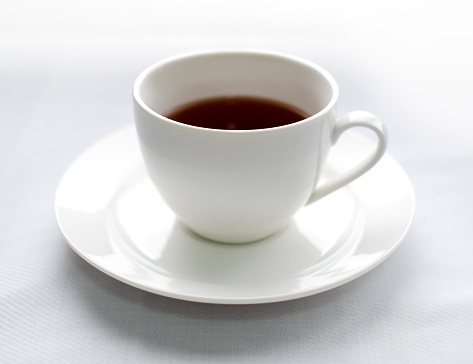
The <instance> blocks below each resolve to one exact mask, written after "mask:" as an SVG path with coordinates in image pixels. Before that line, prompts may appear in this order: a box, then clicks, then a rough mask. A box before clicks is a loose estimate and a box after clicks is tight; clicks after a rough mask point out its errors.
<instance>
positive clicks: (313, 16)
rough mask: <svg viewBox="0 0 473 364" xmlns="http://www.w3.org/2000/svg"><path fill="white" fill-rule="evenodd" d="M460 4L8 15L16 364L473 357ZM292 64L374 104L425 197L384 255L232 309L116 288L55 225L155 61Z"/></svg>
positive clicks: (3, 271) (0, 111) (469, 59)
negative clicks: (312, 291) (69, 190)
mask: <svg viewBox="0 0 473 364" xmlns="http://www.w3.org/2000/svg"><path fill="white" fill-rule="evenodd" d="M467 5H468V4H467V2H466V1H464V2H461V1H449V2H446V1H410V2H407V1H400V2H389V3H388V2H375V1H358V2H348V1H336V2H306V1H291V2H278V1H276V2H270V1H261V2H254V3H251V2H249V1H242V2H238V3H227V2H216V1H209V0H205V1H199V2H183V1H177V2H174V3H171V2H166V1H162V2H155V3H153V2H146V1H133V2H132V1H128V2H127V1H121V2H111V1H110V2H107V1H95V2H92V1H84V2H80V3H79V2H78V3H76V4H72V3H71V4H69V3H65V2H59V1H52V0H45V1H41V2H33V1H23V2H15V3H12V4H10V5H2V6H1V7H0V8H2V10H1V11H0V123H1V124H0V125H1V132H0V362H2V363H16V362H19V363H65V362H68V363H128V362H130V363H131V362H133V363H148V362H149V363H154V362H173V363H174V362H175V363H180V362H194V361H195V362H255V363H260V362H271V363H274V362H281V363H288V362H294V363H306V362H307V363H308V362H314V361H316V362H322V363H424V362H425V363H471V362H473V241H472V240H473V224H472V217H473V188H472V186H473V142H472V141H473V116H472V115H473V101H472V100H473V91H472V90H473V87H472V85H473V67H472V65H473V53H472V44H473V26H472V24H471V19H470V15H471V10H470V8H469V7H468V6H467ZM222 47H246V48H248V47H249V48H265V49H273V50H278V51H284V52H288V53H292V54H295V55H298V56H301V57H305V58H308V59H309V60H311V61H314V62H316V63H319V64H320V65H322V66H323V67H325V68H326V69H327V70H329V72H331V73H332V74H333V75H334V76H335V78H336V79H337V81H338V83H339V86H340V90H341V97H340V103H339V111H340V114H342V113H344V112H347V111H352V110H356V109H363V110H368V111H372V112H374V113H376V114H378V115H379V116H380V117H381V118H382V119H383V120H384V121H385V123H386V124H387V126H388V129H389V132H390V144H389V148H388V151H389V153H390V154H391V155H392V156H394V157H395V158H396V159H397V160H398V161H399V162H400V164H401V165H402V166H403V167H404V168H405V170H406V171H407V173H408V175H409V176H410V178H411V180H412V183H413V185H414V188H415V191H416V199H417V207H416V214H415V218H414V222H413V225H412V227H411V229H410V231H409V233H408V234H407V236H406V238H405V240H404V242H403V244H402V245H401V247H400V248H399V249H398V250H397V251H396V252H395V253H394V254H393V255H392V256H391V257H390V258H389V259H388V260H386V261H385V262H384V263H382V264H381V265H380V266H379V267H377V268H375V269H374V270H372V271H371V272H369V273H367V274H366V275H364V276H362V277H360V278H358V279H356V280H354V281H353V282H350V283H348V284H346V285H343V286H341V287H338V288H336V289H333V290H331V291H327V292H325V293H321V294H318V295H314V296H311V297H307V298H303V299H298V300H294V301H288V302H282V303H273V304H263V305H243V306H222V305H210V304H199V303H192V302H185V301H178V300H174V299H170V298H165V297H161V296H158V295H154V294H151V293H147V292H144V291H140V290H138V289H136V288H133V287H130V286H127V285H126V284H124V283H120V282H118V281H116V280H114V279H113V278H111V277H109V276H107V275H105V274H103V273H101V272H100V271H98V270H97V269H95V268H93V267H92V266H90V265H89V264H88V263H86V262H85V261H83V260H82V259H81V258H80V257H79V256H77V255H76V254H75V253H74V252H73V251H72V250H71V249H70V248H69V246H68V245H67V244H66V242H65V240H64V238H63V237H62V235H61V233H60V231H59V228H58V226H57V223H56V220H55V215H54V196H55V192H56V188H57V186H58V183H59V181H60V178H61V176H62V175H63V173H64V172H65V170H66V169H67V167H68V166H69V165H70V164H71V163H72V162H73V160H74V159H75V158H76V157H78V156H79V155H80V154H81V153H82V152H83V151H84V150H85V149H86V148H87V147H88V146H89V145H91V144H92V143H94V142H96V141H98V140H99V139H101V138H102V137H105V136H107V135H109V134H110V133H112V132H114V131H116V130H119V129H120V128H123V127H125V126H129V125H131V124H132V123H133V115H132V108H131V87H132V84H133V81H134V78H135V77H136V76H137V74H138V73H139V72H140V71H141V70H142V69H143V68H144V67H146V66H148V65H149V64H151V63H153V62H155V61H157V60H159V59H161V58H163V57H165V56H170V55H174V54H177V53H181V52H187V51H191V50H200V49H209V48H222Z"/></svg>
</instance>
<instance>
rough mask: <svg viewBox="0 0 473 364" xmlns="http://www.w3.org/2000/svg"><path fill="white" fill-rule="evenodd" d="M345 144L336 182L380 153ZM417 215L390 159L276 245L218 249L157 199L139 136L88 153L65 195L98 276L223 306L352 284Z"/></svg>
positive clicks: (68, 233) (80, 244)
mask: <svg viewBox="0 0 473 364" xmlns="http://www.w3.org/2000/svg"><path fill="white" fill-rule="evenodd" d="M343 139H344V140H343V143H340V145H339V147H335V148H333V151H332V153H331V155H330V158H329V161H328V167H329V168H328V171H329V172H330V173H335V174H336V173H337V172H338V171H343V170H345V169H346V168H347V167H349V166H350V165H352V164H356V163H357V162H358V161H359V159H360V158H363V157H364V156H366V155H367V154H369V153H370V151H371V150H372V148H373V144H372V143H371V142H370V141H368V140H366V139H363V138H361V137H359V136H357V135H354V134H348V133H347V135H344V136H343ZM330 173H329V174H330ZM329 177H330V176H329V175H328V174H327V175H325V176H323V177H322V178H323V179H325V178H329ZM413 212H414V193H413V189H412V186H411V183H410V181H409V178H408V177H407V176H406V174H405V173H404V171H403V170H402V168H401V167H400V166H399V165H398V163H397V162H396V161H395V160H394V159H393V158H392V157H391V156H389V155H385V156H384V157H383V158H382V159H381V161H380V162H379V163H378V164H377V165H376V166H375V167H374V168H373V169H372V170H370V171H369V172H368V173H366V174H365V175H363V176H362V177H360V178H359V179H358V180H356V181H355V182H352V183H351V184H350V185H348V186H345V187H343V188H342V189H340V190H338V191H336V192H334V193H333V194H331V195H329V196H327V197H325V198H323V199H321V200H319V201H317V202H316V203H314V204H311V205H309V206H306V207H304V208H302V209H301V210H300V211H299V212H298V213H297V214H296V215H295V217H294V218H293V219H292V220H291V221H290V223H289V224H288V225H287V226H286V228H285V229H283V230H281V231H279V232H278V233H276V234H275V235H273V236H271V237H269V238H267V239H264V240H261V241H259V242H255V243H250V244H238V245H234V244H221V243H215V242H210V241H207V240H205V239H203V238H200V237H198V236H196V235H194V234H193V233H191V232H190V231H188V230H187V229H186V228H185V227H183V226H182V225H181V224H180V223H179V222H178V221H176V218H175V217H174V214H173V213H172V212H171V211H170V210H169V208H168V207H167V205H166V204H165V203H164V202H163V200H162V199H161V197H160V195H159V194H158V193H157V192H156V190H155V188H154V186H153V185H152V183H151V181H150V179H149V177H148V175H147V173H146V171H145V167H144V165H143V162H142V158H141V155H140V152H139V147H138V143H137V141H136V136H135V131H134V129H133V128H128V129H126V130H123V131H120V132H118V133H116V134H113V135H111V136H110V137H108V138H107V139H105V140H103V141H101V142H99V143H98V144H96V145H95V146H93V147H92V148H90V149H89V150H88V151H86V152H85V153H84V154H83V155H82V156H81V157H80V158H78V159H77V161H76V162H74V164H73V165H72V166H71V167H70V169H69V170H68V171H67V173H66V174H65V176H64V178H63V180H62V181H61V183H60V186H59V188H58V191H57V195H56V214H57V220H58V223H59V226H60V228H61V230H62V232H63V234H64V236H65V238H66V240H67V241H68V243H69V245H70V246H71V247H72V248H73V249H74V250H75V251H76V252H77V253H78V254H79V255H80V256H81V257H82V258H84V259H85V260H86V261H88V262H89V263H90V264H92V265H93V266H95V267H96V268H98V269H100V270H101V271H103V272H105V273H106V274H108V275H110V276H112V277H114V278H116V279H118V280H120V281H122V282H124V283H127V284H129V285H132V286H135V287H137V288H140V289H142V290H146V291H149V292H152V293H156V294H160V295H164V296H168V297H173V298H178V299H183V300H189V301H197V302H208V303H221V304H253V303H265V302H276V301H284V300H290V299H295V298H299V297H304V296H308V295H312V294H315V293H318V292H322V291H325V290H328V289H331V288H334V287H337V286H339V285H341V284H344V283H346V282H348V281H350V280H352V279H354V278H356V277H358V276H360V275H362V274H363V273H365V272H367V271H369V270H370V269H372V268H373V267H375V266H376V265H378V264H379V263H380V262H382V261H383V260H384V259H385V258H386V257H388V256H389V255H390V254H391V253H392V252H393V251H394V250H395V249H396V247H397V246H398V245H399V244H400V243H401V241H402V239H403V237H404V235H405V233H406V231H407V230H408V228H409V225H410V223H411V220H412V216H413Z"/></svg>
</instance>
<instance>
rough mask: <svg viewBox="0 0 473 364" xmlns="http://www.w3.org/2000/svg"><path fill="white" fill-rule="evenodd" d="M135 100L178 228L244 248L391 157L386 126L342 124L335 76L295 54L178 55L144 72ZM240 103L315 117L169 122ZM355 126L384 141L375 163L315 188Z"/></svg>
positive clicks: (364, 118)
mask: <svg viewBox="0 0 473 364" xmlns="http://www.w3.org/2000/svg"><path fill="white" fill-rule="evenodd" d="M133 95H134V106H135V123H136V128H137V132H138V136H139V141H140V146H141V152H142V154H143V158H144V161H145V164H146V167H147V170H148V173H149V176H150V178H151V180H152V181H153V183H154V184H155V186H156V188H157V189H158V190H159V192H160V194H161V196H162V198H163V199H164V200H165V201H166V203H167V205H168V206H169V207H170V208H171V209H172V210H173V212H174V213H175V214H176V215H177V216H179V218H180V220H181V221H183V222H184V223H185V224H186V225H187V226H189V227H190V228H191V229H192V230H193V231H195V232H197V233H199V234H200V235H202V236H205V237H207V238H210V239H212V240H216V241H223V242H228V243H242V242H243V243H244V242H250V241H255V240H259V239H261V238H265V237H267V236H269V235H271V234H273V233H274V232H275V231H277V230H280V229H281V228H282V226H284V225H285V224H286V223H287V222H288V221H289V220H290V219H291V217H292V216H293V215H294V214H295V213H296V212H297V211H298V210H299V209H300V208H301V207H302V206H304V205H305V204H306V203H307V202H313V201H315V200H317V199H319V198H321V197H323V196H324V195H327V194H329V193H330V192H332V191H334V190H336V189H337V188H339V187H341V186H343V185H345V184H347V183H348V182H350V181H351V180H353V179H355V178H357V177H359V176H360V175H362V174H363V173H365V172H366V171H367V170H369V169H370V168H371V167H372V166H373V165H375V164H376V162H377V161H378V160H379V158H381V156H382V155H383V154H384V151H385V150H386V144H387V133H386V130H385V127H384V125H383V123H382V122H381V121H380V120H379V119H378V118H377V117H376V116H374V115H373V114H370V113H367V112H353V113H349V114H347V115H344V116H342V117H341V118H338V117H337V115H336V112H335V105H336V101H337V99H338V87H337V84H336V83H335V80H334V79H333V77H331V76H330V75H329V74H328V72H327V71H325V70H324V69H322V68H321V67H319V66H317V65H315V64H313V63H312V62H309V61H306V60H303V59H300V58H297V57H293V56H288V55H283V54H279V53H274V52H261V51H230V50H228V51H217V52H198V53H193V54H190V55H184V56H178V57H173V58H171V59H166V60H163V61H161V62H158V63H156V64H154V65H152V66H151V67H149V68H148V69H146V70H145V71H143V72H142V73H141V75H140V76H139V77H138V78H137V80H136V82H135V86H134V92H133ZM237 95H242V96H256V97H261V98H267V99H271V100H277V101H282V102H284V103H287V104H289V105H292V106H293V107H296V108H297V109H300V110H303V111H304V112H305V113H307V115H310V116H309V117H308V118H306V119H304V120H301V121H299V122H297V123H292V124H288V125H283V126H280V127H274V128H267V129H259V130H216V129H207V128H199V127H195V126H190V125H186V124H183V123H178V122H176V121H174V120H171V119H168V118H166V117H165V115H167V113H168V112H170V111H171V110H173V109H174V108H175V107H176V106H180V105H184V104H186V103H188V102H191V101H196V100H202V99H206V98H211V97H216V96H237ZM353 127H363V128H368V129H370V130H371V131H372V132H373V133H374V134H375V135H376V136H377V139H378V143H377V144H376V145H373V148H372V150H373V153H372V155H370V156H368V157H367V158H365V159H360V160H359V161H357V162H358V165H357V166H356V167H353V168H351V169H350V170H347V171H344V172H345V173H343V174H341V175H340V176H339V178H336V179H333V180H330V181H328V183H325V184H320V183H318V182H319V177H320V175H321V173H322V171H323V167H324V164H325V161H326V157H327V155H328V152H329V150H330V148H331V147H332V145H333V143H335V142H336V141H337V139H338V138H339V136H340V135H342V134H343V133H344V132H345V131H346V130H347V129H350V128H353ZM314 191H315V192H314Z"/></svg>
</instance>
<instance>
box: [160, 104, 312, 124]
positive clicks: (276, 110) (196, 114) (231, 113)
mask: <svg viewBox="0 0 473 364" xmlns="http://www.w3.org/2000/svg"><path fill="white" fill-rule="evenodd" d="M308 116H309V115H307V114H305V113H303V112H302V111H300V110H298V109H296V108H295V107H293V106H291V105H287V104H284V103H281V102H278V101H273V100H269V99H263V98H255V97H246V96H235V97H218V98H210V99H204V100H200V101H197V102H193V103H190V104H186V105H183V106H181V107H179V108H178V109H176V110H174V111H173V112H171V113H170V114H169V115H167V117H168V118H169V119H172V120H175V121H178V122H180V123H183V124H188V125H193V126H199V127H202V128H210V129H225V130H253V129H267V128H274V127H277V126H282V125H287V124H292V123H295V122H298V121H301V120H303V119H306V118H307V117H308Z"/></svg>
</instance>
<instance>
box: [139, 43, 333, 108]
mask: <svg viewBox="0 0 473 364" xmlns="http://www.w3.org/2000/svg"><path fill="white" fill-rule="evenodd" d="M337 93H338V89H337V86H336V83H335V81H334V80H333V78H332V77H331V76H330V75H329V74H328V73H327V72H326V71H325V70H323V69H322V68H320V67H318V66H316V65H314V64H312V63H310V62H307V61H304V60H302V59H298V58H295V57H290V56H284V55H279V54H274V53H266V52H252V51H248V52H245V51H222V52H212V53H199V54H193V55H187V56H180V57H176V58H171V59H168V60H165V61H162V62H159V63H156V64H154V65H153V66H151V67H149V68H148V69H146V70H145V71H143V73H142V74H141V75H140V76H139V77H138V79H137V81H136V83H135V88H134V97H135V99H136V101H137V102H138V103H139V104H140V105H141V106H142V107H144V108H146V109H148V111H150V112H152V113H157V114H160V115H164V116H165V115H166V114H168V113H170V112H171V111H173V110H174V109H176V108H177V107H180V106H182V105H184V104H187V103H190V102H195V101H198V100H202V99H206V98H213V97H223V96H229V97H231V96H247V97H259V98H267V99H272V100H275V101H279V102H283V103H286V104H290V105H292V106H293V107H295V108H297V109H299V110H302V111H304V112H305V113H307V114H309V115H315V114H317V113H319V112H321V111H322V110H324V109H326V108H329V107H330V106H331V104H333V103H334V102H335V99H336V96H337Z"/></svg>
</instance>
